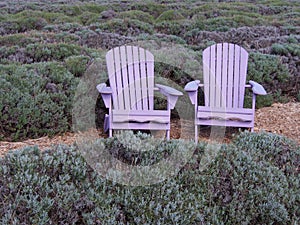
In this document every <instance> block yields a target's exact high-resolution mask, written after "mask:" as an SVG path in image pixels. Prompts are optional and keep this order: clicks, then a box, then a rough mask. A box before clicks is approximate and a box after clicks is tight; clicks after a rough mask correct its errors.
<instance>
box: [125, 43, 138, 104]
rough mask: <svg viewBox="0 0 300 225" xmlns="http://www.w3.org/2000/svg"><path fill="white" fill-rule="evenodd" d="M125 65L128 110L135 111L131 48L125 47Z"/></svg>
mask: <svg viewBox="0 0 300 225" xmlns="http://www.w3.org/2000/svg"><path fill="white" fill-rule="evenodd" d="M126 52H127V63H128V83H129V94H130V109H132V110H135V109H136V96H135V81H134V72H133V69H134V66H133V54H132V46H126Z"/></svg>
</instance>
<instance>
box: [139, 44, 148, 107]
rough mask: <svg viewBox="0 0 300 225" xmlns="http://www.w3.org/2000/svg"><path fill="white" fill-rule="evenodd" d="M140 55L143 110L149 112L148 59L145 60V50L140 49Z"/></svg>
mask: <svg viewBox="0 0 300 225" xmlns="http://www.w3.org/2000/svg"><path fill="white" fill-rule="evenodd" d="M139 54H140V69H141V86H142V101H143V109H144V110H149V107H148V87H147V78H148V77H147V74H146V59H145V57H146V56H145V50H144V49H142V48H139Z"/></svg>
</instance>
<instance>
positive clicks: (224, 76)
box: [185, 43, 266, 142]
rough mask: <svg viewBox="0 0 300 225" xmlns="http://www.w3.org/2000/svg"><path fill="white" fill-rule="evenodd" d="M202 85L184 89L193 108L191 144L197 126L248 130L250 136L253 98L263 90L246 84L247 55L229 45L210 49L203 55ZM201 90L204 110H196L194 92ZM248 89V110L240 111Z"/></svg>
mask: <svg viewBox="0 0 300 225" xmlns="http://www.w3.org/2000/svg"><path fill="white" fill-rule="evenodd" d="M202 57H203V81H204V83H203V84H202V83H201V82H200V81H199V80H195V81H191V82H189V83H188V84H187V85H186V86H185V91H186V92H187V93H188V95H189V97H190V100H191V102H192V104H194V105H195V141H196V142H197V141H198V125H211V126H228V127H248V128H251V131H252V132H253V128H254V113H255V100H256V95H265V94H266V91H265V89H264V88H263V87H262V86H261V85H260V84H258V83H256V82H254V81H249V84H246V76H247V64H248V53H247V51H246V50H245V49H243V48H242V47H240V46H238V45H235V44H231V43H220V44H215V45H212V46H210V47H208V48H206V49H205V50H204V51H203V56H202ZM199 87H204V102H205V103H204V106H198V99H197V96H198V88H199ZM248 87H250V88H252V92H253V98H252V108H244V94H245V88H248Z"/></svg>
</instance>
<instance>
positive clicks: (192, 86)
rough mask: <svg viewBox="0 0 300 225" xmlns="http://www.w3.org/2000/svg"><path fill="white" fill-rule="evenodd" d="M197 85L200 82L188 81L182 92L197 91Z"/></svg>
mask: <svg viewBox="0 0 300 225" xmlns="http://www.w3.org/2000/svg"><path fill="white" fill-rule="evenodd" d="M199 84H200V80H194V81H190V82H188V83H187V84H186V85H185V87H184V90H185V91H197V90H198V87H199Z"/></svg>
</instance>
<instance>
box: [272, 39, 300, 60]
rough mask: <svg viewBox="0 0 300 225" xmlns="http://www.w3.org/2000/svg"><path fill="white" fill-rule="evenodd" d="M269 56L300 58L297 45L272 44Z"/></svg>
mask: <svg viewBox="0 0 300 225" xmlns="http://www.w3.org/2000/svg"><path fill="white" fill-rule="evenodd" d="M290 41H291V40H290ZM271 54H274V55H284V56H289V55H292V56H297V57H300V47H299V44H298V43H286V44H273V45H272V46H271Z"/></svg>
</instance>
